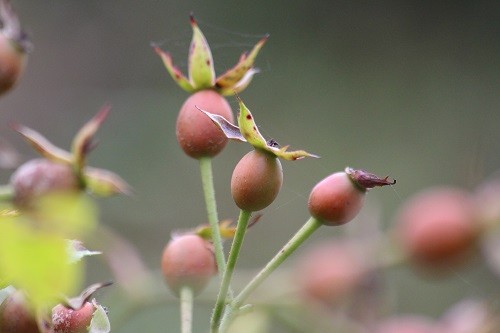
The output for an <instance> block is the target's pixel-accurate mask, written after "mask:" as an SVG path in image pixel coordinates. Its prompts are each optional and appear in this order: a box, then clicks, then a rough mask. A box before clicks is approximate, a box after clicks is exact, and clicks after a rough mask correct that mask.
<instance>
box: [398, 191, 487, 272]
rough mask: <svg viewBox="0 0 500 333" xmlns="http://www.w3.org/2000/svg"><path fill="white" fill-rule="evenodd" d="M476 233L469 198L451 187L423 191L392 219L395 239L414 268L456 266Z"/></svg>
mask: <svg viewBox="0 0 500 333" xmlns="http://www.w3.org/2000/svg"><path fill="white" fill-rule="evenodd" d="M478 233H479V224H478V223H476V219H475V212H474V206H473V203H472V201H471V197H470V196H469V194H468V193H467V192H465V191H463V190H460V189H456V188H451V187H436V188H431V189H427V190H424V191H422V192H420V193H417V194H416V195H415V196H413V197H412V198H410V199H409V200H408V201H407V202H406V203H405V204H404V205H403V206H402V207H401V209H400V210H399V212H398V214H397V216H396V236H397V239H398V240H399V242H400V243H401V246H402V247H403V249H404V250H405V251H406V252H407V254H408V255H409V256H410V259H412V260H414V261H415V262H416V263H418V264H422V265H424V266H427V265H431V266H433V267H437V266H441V265H448V264H456V263H459V262H461V261H462V259H464V257H466V254H468V253H469V251H470V250H471V248H472V247H473V245H474V244H475V240H476V239H477V236H478Z"/></svg>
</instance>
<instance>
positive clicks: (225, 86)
mask: <svg viewBox="0 0 500 333" xmlns="http://www.w3.org/2000/svg"><path fill="white" fill-rule="evenodd" d="M268 38H269V35H266V36H264V37H263V38H262V39H261V40H259V41H258V42H257V44H255V46H254V47H253V49H252V51H250V53H247V52H245V53H243V54H242V55H241V57H240V60H239V61H238V63H237V64H236V65H235V66H234V67H233V68H231V69H229V70H228V71H226V72H225V73H224V74H222V75H220V76H219V77H217V79H216V80H215V86H216V87H217V89H218V90H219V92H220V93H221V94H222V95H232V94H234V93H235V92H236V93H238V92H240V91H242V90H243V89H245V88H246V87H247V86H248V84H249V83H250V81H251V79H252V77H253V75H254V74H256V73H257V72H258V70H257V69H255V68H253V64H254V62H255V58H257V55H258V54H259V52H260V50H261V49H262V47H263V46H264V44H265V43H266V41H267V39H268Z"/></svg>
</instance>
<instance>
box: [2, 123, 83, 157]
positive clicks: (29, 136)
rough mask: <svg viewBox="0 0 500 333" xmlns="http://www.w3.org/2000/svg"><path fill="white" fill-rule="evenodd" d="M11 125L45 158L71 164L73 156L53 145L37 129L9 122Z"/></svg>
mask: <svg viewBox="0 0 500 333" xmlns="http://www.w3.org/2000/svg"><path fill="white" fill-rule="evenodd" d="M11 127H12V129H13V130H15V131H16V132H17V133H19V134H21V135H22V136H23V138H24V139H25V140H26V142H28V143H29V144H30V146H32V147H33V148H34V149H35V150H36V151H37V152H39V153H40V154H41V155H42V156H43V157H45V158H46V159H48V160H50V161H52V162H56V163H65V164H71V162H72V159H73V158H72V156H71V154H70V153H69V152H67V151H65V150H63V149H61V148H59V147H57V146H55V145H54V144H52V143H51V142H50V141H49V140H47V139H46V138H45V137H44V136H43V135H41V134H40V133H38V132H37V131H35V130H33V129H31V128H29V127H26V126H23V125H21V124H11Z"/></svg>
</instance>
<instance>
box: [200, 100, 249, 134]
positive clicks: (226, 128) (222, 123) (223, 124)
mask: <svg viewBox="0 0 500 333" xmlns="http://www.w3.org/2000/svg"><path fill="white" fill-rule="evenodd" d="M197 108H198V107H197ZM198 110H200V111H201V112H203V113H204V114H206V115H207V116H208V117H209V118H210V119H211V120H212V121H213V122H214V123H215V124H216V125H217V126H219V128H220V129H221V130H222V132H224V135H226V137H227V138H228V139H231V140H238V141H241V142H247V140H246V139H245V138H244V137H243V135H242V134H241V132H240V128H239V127H238V126H235V125H233V124H231V122H230V121H228V120H227V119H226V118H224V117H223V116H221V115H218V114H213V113H210V112H207V111H205V110H202V109H200V108H198Z"/></svg>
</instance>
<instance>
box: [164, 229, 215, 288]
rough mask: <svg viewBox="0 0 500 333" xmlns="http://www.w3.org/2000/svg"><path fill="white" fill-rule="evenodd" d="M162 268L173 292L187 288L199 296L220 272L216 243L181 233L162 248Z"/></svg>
mask: <svg viewBox="0 0 500 333" xmlns="http://www.w3.org/2000/svg"><path fill="white" fill-rule="evenodd" d="M161 269H162V272H163V277H164V278H165V281H166V283H167V285H168V286H169V288H170V289H171V290H172V291H173V292H174V294H176V295H177V296H179V294H180V290H181V289H182V288H183V287H188V288H190V289H192V291H193V294H194V295H197V294H199V293H200V292H201V291H202V290H203V289H204V288H205V286H206V285H207V284H208V282H209V281H210V279H211V278H212V276H214V275H215V274H216V273H217V265H216V263H215V257H214V253H213V246H212V244H211V243H210V242H208V241H207V240H205V239H203V238H201V237H200V236H198V235H193V234H188V235H182V236H178V237H176V238H174V239H172V240H171V241H170V242H169V243H168V244H167V246H166V247H165V249H164V250H163V256H162V258H161Z"/></svg>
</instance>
